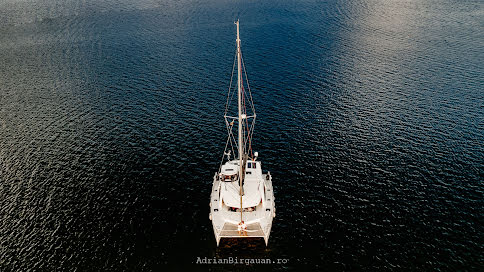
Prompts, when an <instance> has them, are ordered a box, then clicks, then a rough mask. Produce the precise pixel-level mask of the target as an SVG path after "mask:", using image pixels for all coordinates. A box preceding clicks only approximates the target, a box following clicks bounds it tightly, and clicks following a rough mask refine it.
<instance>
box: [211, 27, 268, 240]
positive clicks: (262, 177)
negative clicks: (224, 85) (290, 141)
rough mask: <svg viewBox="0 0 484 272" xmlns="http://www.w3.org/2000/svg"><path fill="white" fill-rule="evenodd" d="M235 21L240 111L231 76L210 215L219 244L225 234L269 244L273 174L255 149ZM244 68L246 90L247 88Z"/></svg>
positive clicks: (252, 111)
mask: <svg viewBox="0 0 484 272" xmlns="http://www.w3.org/2000/svg"><path fill="white" fill-rule="evenodd" d="M235 24H236V25H237V40H236V43H237V51H236V60H234V66H233V67H234V68H233V69H232V78H233V74H234V69H235V63H236V62H237V111H238V114H237V116H235V117H233V116H230V115H228V113H229V111H230V110H231V100H232V99H231V98H233V96H234V93H233V92H232V93H231V87H232V78H231V80H230V82H231V83H230V87H229V92H228V95H227V104H226V107H225V114H224V117H225V125H226V127H227V132H228V139H227V143H226V145H225V151H224V156H223V157H222V162H221V164H220V168H219V171H218V172H216V173H215V175H214V177H213V186H212V193H211V196H210V216H209V217H210V220H212V225H213V231H214V234H215V239H216V240H217V246H218V245H219V243H220V240H221V239H222V238H252V237H259V238H264V241H265V243H266V245H267V243H268V242H269V235H270V232H271V227H272V219H273V218H274V217H275V216H276V213H275V204H274V192H273V189H272V177H271V175H270V173H269V172H268V173H265V174H264V173H263V172H262V164H261V162H260V161H257V157H258V153H257V152H255V153H254V152H253V151H252V134H253V133H254V125H255V118H256V114H255V109H254V104H253V101H252V95H251V92H250V87H249V83H248V80H247V74H246V73H245V66H243V60H242V53H241V50H240V38H239V21H238V20H237V22H235ZM242 68H243V71H242ZM243 72H244V74H245V79H246V85H247V90H246V89H245V88H244V83H243V78H242V73H243ZM235 122H237V131H236V133H234V130H235V128H234V123H235ZM235 134H236V135H237V140H235ZM235 150H237V155H238V157H237V158H233V159H232V158H231V154H234V155H235V154H236V152H235Z"/></svg>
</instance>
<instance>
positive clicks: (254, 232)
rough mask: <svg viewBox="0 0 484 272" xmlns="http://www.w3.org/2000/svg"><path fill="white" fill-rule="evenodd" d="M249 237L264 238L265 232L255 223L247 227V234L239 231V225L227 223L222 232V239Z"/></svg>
mask: <svg viewBox="0 0 484 272" xmlns="http://www.w3.org/2000/svg"><path fill="white" fill-rule="evenodd" d="M247 237H262V238H264V237H265V236H264V232H263V231H262V228H261V226H260V224H259V223H253V224H248V225H247V230H246V234H245V233H241V234H239V232H238V231H237V225H236V224H232V223H225V224H224V226H223V228H222V231H221V232H220V238H247Z"/></svg>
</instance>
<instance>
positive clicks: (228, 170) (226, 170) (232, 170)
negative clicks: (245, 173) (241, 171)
mask: <svg viewBox="0 0 484 272" xmlns="http://www.w3.org/2000/svg"><path fill="white" fill-rule="evenodd" d="M225 171H234V169H225Z"/></svg>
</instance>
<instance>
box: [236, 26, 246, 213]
mask: <svg viewBox="0 0 484 272" xmlns="http://www.w3.org/2000/svg"><path fill="white" fill-rule="evenodd" d="M235 24H236V25H237V96H238V100H239V101H238V102H239V187H240V221H241V222H242V195H243V194H244V192H243V189H242V185H243V177H244V173H243V171H244V167H243V163H244V156H243V155H244V143H243V139H242V78H241V77H242V71H241V66H240V62H241V60H240V59H241V58H240V55H241V53H240V37H239V20H237V22H236V23H235Z"/></svg>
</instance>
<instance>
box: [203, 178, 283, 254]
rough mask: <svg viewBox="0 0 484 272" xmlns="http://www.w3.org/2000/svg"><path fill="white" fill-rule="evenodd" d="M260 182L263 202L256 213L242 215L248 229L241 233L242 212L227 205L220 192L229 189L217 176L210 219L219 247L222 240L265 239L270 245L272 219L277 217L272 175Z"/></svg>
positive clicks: (211, 202) (257, 207)
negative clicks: (239, 226) (239, 229)
mask: <svg viewBox="0 0 484 272" xmlns="http://www.w3.org/2000/svg"><path fill="white" fill-rule="evenodd" d="M259 182H261V183H262V184H261V187H260V188H262V190H264V191H263V192H261V196H262V198H261V202H260V203H259V204H258V205H257V206H256V207H255V211H250V212H248V211H247V212H243V213H242V218H243V220H244V222H245V224H246V226H247V228H246V231H243V232H240V231H238V229H237V227H238V225H239V223H240V221H241V218H240V212H234V211H231V210H230V207H229V206H227V205H225V203H224V201H223V192H222V193H220V190H227V189H226V188H224V187H223V183H224V181H222V180H220V179H217V174H215V176H214V182H213V187H212V194H211V197H210V216H209V217H210V220H212V225H213V231H214V234H215V239H216V241H217V246H218V245H219V244H220V240H221V239H222V238H263V239H264V241H265V243H266V245H267V244H268V242H269V236H270V232H271V228H272V219H273V218H274V217H275V215H276V214H275V204H274V193H273V191H272V178H271V176H270V173H268V174H264V175H262V178H261V179H260V180H259ZM221 196H222V197H221ZM221 198H222V201H221V200H220V199H221ZM238 208H240V207H238Z"/></svg>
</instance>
